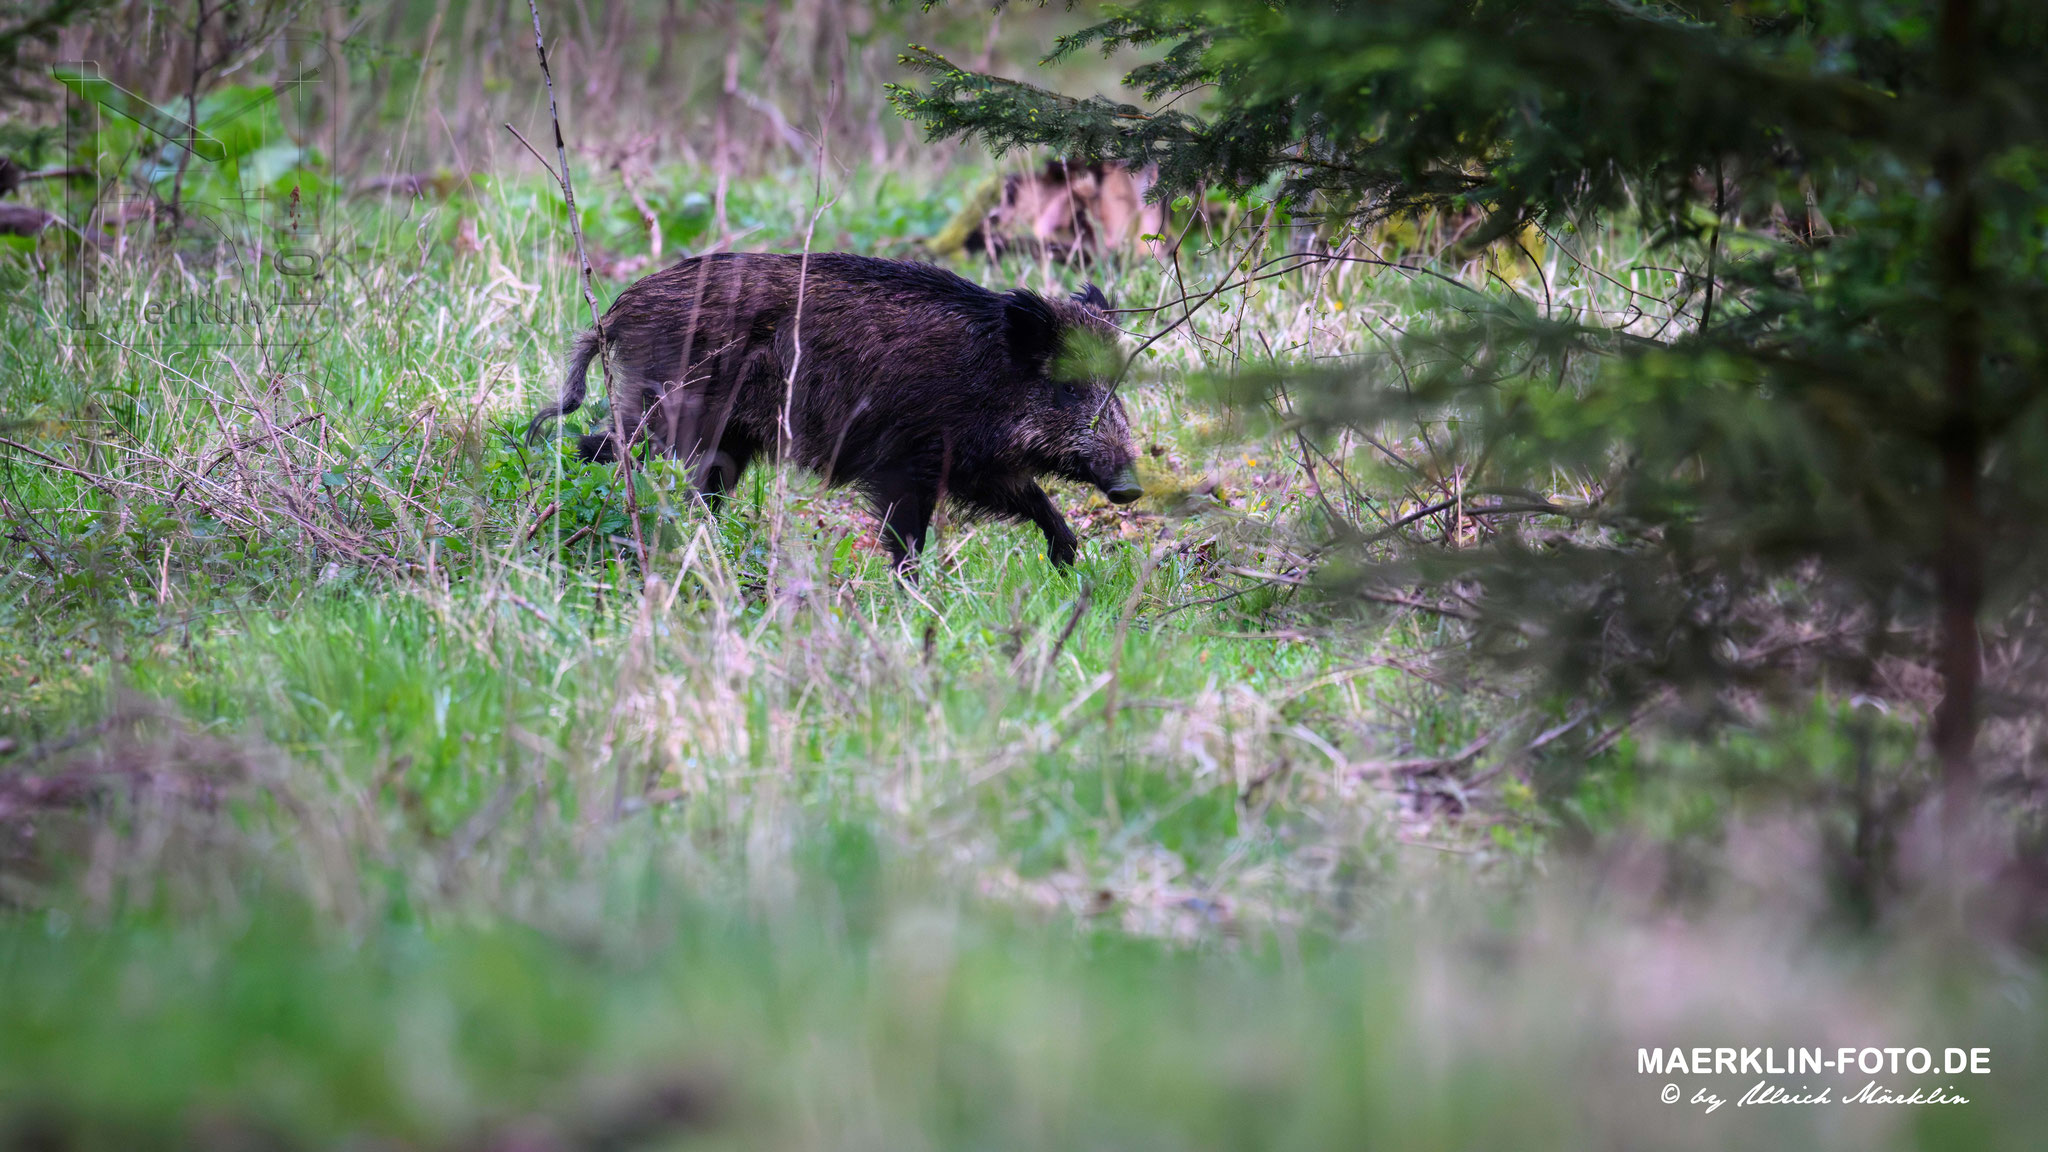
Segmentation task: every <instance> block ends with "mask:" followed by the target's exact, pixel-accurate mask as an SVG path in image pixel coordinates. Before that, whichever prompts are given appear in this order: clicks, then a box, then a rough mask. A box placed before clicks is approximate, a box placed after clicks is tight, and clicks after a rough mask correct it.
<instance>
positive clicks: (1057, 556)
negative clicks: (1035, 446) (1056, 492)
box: [960, 479, 1079, 568]
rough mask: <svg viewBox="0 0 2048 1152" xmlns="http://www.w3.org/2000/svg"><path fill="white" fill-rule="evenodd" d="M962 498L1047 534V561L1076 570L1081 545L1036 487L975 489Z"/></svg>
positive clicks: (1023, 482)
mask: <svg viewBox="0 0 2048 1152" xmlns="http://www.w3.org/2000/svg"><path fill="white" fill-rule="evenodd" d="M960 498H961V499H962V500H963V501H965V502H966V503H967V504H969V505H971V506H973V507H975V508H978V509H981V510H982V511H985V512H991V513H994V514H995V515H998V516H1014V517H1016V518H1017V519H1019V520H1029V521H1031V522H1032V523H1033V524H1036V525H1038V530H1039V531H1040V532H1043V533H1045V555H1046V558H1047V559H1049V560H1051V561H1052V562H1053V563H1054V564H1055V565H1057V566H1059V567H1061V568H1070V567H1072V566H1073V564H1074V556H1075V552H1076V550H1077V548H1078V546H1079V541H1078V540H1076V539H1075V537H1074V530H1073V529H1072V528H1069V527H1068V526H1067V520H1066V517H1064V516H1061V515H1060V510H1059V509H1057V508H1055V507H1053V505H1052V498H1051V497H1050V496H1047V495H1046V494H1045V489H1043V488H1040V487H1039V486H1038V485H1037V484H1036V483H1034V482H1032V481H1031V480H1028V479H1027V480H1020V481H1018V482H1016V483H1015V484H1008V485H1003V486H1001V487H990V488H976V489H974V490H971V491H967V492H962V493H960Z"/></svg>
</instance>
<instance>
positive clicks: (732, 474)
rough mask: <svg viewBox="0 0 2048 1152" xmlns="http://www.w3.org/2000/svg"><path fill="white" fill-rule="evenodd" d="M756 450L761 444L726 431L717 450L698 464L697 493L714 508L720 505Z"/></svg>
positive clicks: (736, 483)
mask: <svg viewBox="0 0 2048 1152" xmlns="http://www.w3.org/2000/svg"><path fill="white" fill-rule="evenodd" d="M758 451H760V445H758V444H756V443H754V442H753V441H752V440H750V439H748V438H747V437H745V436H736V435H733V434H732V433H730V432H728V433H726V436H725V439H723V440H721V441H719V442H718V450H717V451H716V452H713V453H712V454H711V456H710V457H709V458H708V459H706V460H705V461H704V462H703V463H701V464H699V465H698V466H697V479H696V485H697V493H698V495H700V496H702V497H704V499H705V501H706V502H708V503H709V504H710V505H711V506H712V507H713V508H717V507H720V506H721V505H723V504H724V503H725V498H726V496H728V495H729V494H731V492H732V490H733V488H734V487H736V486H737V485H738V484H739V482H740V473H742V472H745V471H746V470H747V464H748V462H749V461H751V460H753V458H754V454H755V453H756V452H758Z"/></svg>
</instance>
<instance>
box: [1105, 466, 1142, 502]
mask: <svg viewBox="0 0 2048 1152" xmlns="http://www.w3.org/2000/svg"><path fill="white" fill-rule="evenodd" d="M1102 494H1103V495H1105V496H1107V497H1109V502H1110V503H1112V504H1129V503H1130V502H1131V501H1133V500H1136V499H1137V498H1138V497H1140V496H1143V495H1144V494H1145V489H1144V488H1143V487H1142V486H1141V485H1139V483H1138V474H1137V473H1135V472H1133V471H1131V470H1130V469H1129V468H1126V469H1124V470H1123V471H1122V472H1120V473H1118V474H1117V477H1116V479H1114V480H1111V481H1110V482H1109V483H1107V484H1105V485H1103V486H1102Z"/></svg>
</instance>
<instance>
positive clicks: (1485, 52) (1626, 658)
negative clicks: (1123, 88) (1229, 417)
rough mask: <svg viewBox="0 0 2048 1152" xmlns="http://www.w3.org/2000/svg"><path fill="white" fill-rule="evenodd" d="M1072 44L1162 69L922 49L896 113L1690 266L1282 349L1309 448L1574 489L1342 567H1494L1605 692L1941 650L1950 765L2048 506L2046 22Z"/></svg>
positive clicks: (1897, 4)
mask: <svg viewBox="0 0 2048 1152" xmlns="http://www.w3.org/2000/svg"><path fill="white" fill-rule="evenodd" d="M1090 47H1099V48H1100V49H1102V50H1104V51H1106V52H1114V51H1118V50H1124V49H1136V50H1142V51H1143V52H1144V53H1145V55H1146V56H1147V58H1148V61H1149V62H1147V63H1144V64H1142V65H1141V66H1139V67H1137V68H1135V69H1134V70H1133V71H1131V73H1130V74H1129V76H1128V77H1127V82H1128V83H1129V84H1131V85H1132V86H1134V87H1136V88H1137V89H1139V90H1141V91H1142V92H1143V93H1144V94H1145V96H1146V99H1147V101H1148V106H1147V107H1142V108H1141V107H1136V106H1131V105H1126V104H1120V103H1116V102H1113V101H1109V100H1104V99H1100V98H1097V99H1090V100H1076V99H1069V98H1067V97H1063V96H1059V95H1056V94H1053V93H1049V92H1044V91H1041V90H1038V89H1035V88H1032V87H1030V86H1028V85H1022V84H1017V83H1014V82H1009V81H1004V80H1000V79H996V78H992V77H986V76H978V75H973V74H971V73H968V72H966V71H963V70H961V69H959V68H957V67H955V66H953V65H951V64H949V63H947V62H946V61H944V60H943V59H940V58H939V57H937V56H935V55H933V54H932V53H930V52H926V51H923V50H918V51H917V52H914V53H913V54H911V55H909V56H907V57H905V60H906V62H907V63H908V64H910V65H911V66H912V67H914V68H918V69H922V70H923V71H925V72H926V73H927V74H928V76H929V77H930V79H929V81H928V82H927V83H926V84H924V85H923V86H922V87H920V88H918V89H915V90H910V89H899V90H898V91H897V93H896V96H895V98H896V101H897V105H898V107H899V109H900V110H901V111H902V112H903V113H904V114H906V115H908V116H912V117H915V118H918V119H920V120H921V121H922V122H923V123H924V125H925V126H926V128H927V129H928V130H929V131H930V133H931V134H932V135H933V136H935V137H949V136H958V137H971V138H978V139H980V140H983V141H985V142H987V143H988V144H990V145H991V146H993V147H996V148H998V149H1001V148H1007V147H1014V146H1021V145H1044V146H1049V147H1053V148H1057V149H1060V150H1062V151H1063V152H1066V153H1068V154H1070V155H1072V154H1080V155H1085V156H1091V157H1092V156H1107V157H1116V158H1121V159H1126V160H1130V161H1133V162H1155V163H1157V164H1158V165H1159V172H1160V183H1159V189H1160V191H1159V194H1161V195H1175V194H1178V193H1179V192H1181V191H1185V190H1189V189H1193V188H1197V187H1201V186H1210V187H1218V186H1220V187H1225V188H1228V189H1231V190H1233V191H1240V192H1241V191H1245V190H1264V191H1267V192H1270V193H1271V194H1272V195H1273V197H1274V205H1275V208H1276V211H1286V212H1291V213H1294V214H1295V215H1296V218H1297V219H1299V217H1300V216H1301V215H1303V214H1315V213H1322V214H1325V215H1330V216H1337V217H1342V218H1345V219H1348V220H1350V221H1351V222H1353V223H1360V222H1369V221H1372V220H1375V219H1381V218H1387V217H1391V216H1395V215H1398V214H1403V213H1412V212H1415V211H1418V210H1423V209H1435V210H1439V211H1445V212H1461V213H1467V214H1475V215H1476V216H1477V217H1478V218H1479V221H1480V222H1479V223H1478V224H1477V225H1476V226H1475V227H1474V228H1473V229H1472V230H1471V231H1470V232H1469V233H1468V234H1467V235H1468V239H1467V241H1466V242H1465V243H1466V246H1467V248H1466V250H1467V251H1468V252H1469V251H1473V250H1476V249H1477V247H1478V246H1481V245H1486V244H1490V243H1492V242H1494V241H1497V240H1502V239H1504V238H1508V237H1515V236H1527V235H1530V233H1528V232H1526V231H1525V230H1526V229H1529V228H1531V227H1532V226H1534V227H1540V228H1542V229H1544V230H1545V231H1546V232H1547V233H1548V234H1549V236H1550V237H1551V239H1552V240H1553V241H1555V242H1556V245H1557V247H1558V249H1559V250H1560V251H1561V252H1562V253H1563V254H1564V255H1565V256H1570V255H1571V252H1570V243H1569V240H1568V237H1567V234H1568V233H1570V232H1571V231H1572V230H1573V229H1574V228H1575V227H1579V226H1588V225H1592V224H1595V223H1598V222H1601V221H1603V220H1608V221H1613V220H1617V219H1621V218H1626V217H1633V218H1635V219H1636V220H1637V221H1639V222H1640V223H1641V224H1642V225H1643V226H1644V228H1645V229H1646V232H1647V234H1648V235H1649V236H1651V237H1652V239H1653V241H1654V243H1656V244H1657V245H1660V246H1662V247H1663V248H1664V249H1665V250H1666V251H1667V252H1668V254H1669V260H1670V262H1671V263H1672V264H1674V265H1676V266H1678V267H1680V268H1682V269H1683V270H1684V271H1685V273H1686V282H1687V283H1688V284H1689V285H1690V286H1691V293H1690V295H1689V297H1687V298H1686V299H1684V300H1683V301H1681V302H1680V306H1679V307H1678V309H1677V312H1676V314H1675V315H1671V316H1667V317H1665V318H1663V320H1662V321H1661V322H1660V321H1659V320H1658V319H1657V318H1654V317H1650V318H1645V317H1643V316H1642V315H1641V314H1640V313H1631V314H1625V315H1620V316H1605V315H1597V314H1591V313H1587V312H1575V311H1572V310H1569V309H1566V308H1561V307H1554V306H1551V305H1550V304H1549V302H1548V300H1549V291H1548V289H1549V284H1548V283H1547V282H1546V283H1545V284H1543V285H1541V291H1540V293H1539V292H1538V291H1537V290H1536V289H1535V288H1532V289H1531V290H1530V291H1528V292H1526V293H1520V294H1514V293H1510V294H1505V295H1504V294H1502V293H1500V292H1497V291H1488V292H1484V293H1482V292H1480V291H1477V290H1462V289H1460V290H1449V289H1447V290H1444V291H1443V295H1442V298H1441V300H1440V301H1439V304H1440V306H1441V307H1440V312H1439V315H1440V316H1441V317H1442V322H1441V323H1440V324H1438V325H1436V326H1434V327H1432V328H1431V329H1430V330H1427V331H1413V330H1411V331H1410V332H1408V333H1407V334H1406V337H1405V339H1404V340H1402V341H1400V342H1397V343H1396V344H1395V345H1394V346H1393V347H1392V348H1390V349H1389V350H1388V351H1387V352H1386V353H1385V354H1383V355H1378V356H1373V357H1368V358H1365V359H1362V360H1359V361H1353V362H1349V363H1346V364H1344V365H1343V366H1342V367H1340V368H1335V369H1332V368H1327V367H1320V368H1317V369H1314V370H1310V369H1305V368H1291V369H1285V370H1274V371H1273V372H1272V373H1271V374H1270V375H1271V376H1272V377H1273V379H1272V381H1270V382H1272V383H1281V382H1284V383H1285V384H1286V386H1287V390H1288V394H1289V395H1290V396H1292V397H1293V398H1294V401H1295V411H1296V413H1297V414H1298V415H1299V416H1300V417H1301V419H1302V420H1303V421H1304V422H1305V424H1306V425H1307V430H1309V431H1311V432H1328V431H1330V430H1332V429H1337V428H1343V427H1351V428H1357V429H1364V430H1377V429H1383V428H1385V427H1386V426H1387V425H1388V424H1389V423H1390V422H1400V421H1435V422H1440V423H1442V424H1444V425H1445V426H1447V427H1450V428H1451V429H1453V431H1452V436H1451V443H1450V445H1449V447H1448V449H1447V450H1446V452H1445V455H1447V456H1448V457H1449V459H1448V461H1446V462H1445V465H1444V466H1445V467H1446V469H1448V468H1449V467H1452V466H1455V467H1457V468H1459V469H1461V475H1463V476H1464V477H1465V481H1464V483H1465V490H1466V491H1467V492H1472V493H1498V494H1502V495H1508V496H1512V497H1514V498H1517V499H1522V498H1528V499H1539V500H1541V499H1552V500H1554V501H1555V503H1556V504H1557V505H1558V506H1559V508H1560V510H1561V517H1560V519H1558V520H1551V521H1545V520H1541V519H1539V520H1538V521H1536V522H1534V526H1533V527H1528V528H1524V529H1522V530H1519V531H1517V530H1504V531H1502V532H1501V533H1499V534H1498V535H1497V536H1495V537H1494V538H1493V539H1492V540H1491V542H1490V543H1489V544H1488V545H1486V546H1484V547H1480V548H1467V549H1460V550H1455V551H1453V550H1445V551H1442V552H1440V553H1437V554H1433V555H1432V554H1415V553H1412V552H1411V553H1407V554H1404V555H1403V556H1402V557H1400V558H1399V563H1397V564H1391V565H1390V564H1389V563H1387V562H1386V561H1387V557H1386V555H1385V553H1384V552H1383V551H1375V550H1373V549H1367V548H1360V549H1357V550H1355V551H1354V555H1355V556H1356V558H1357V559H1358V560H1359V561H1361V563H1358V564H1354V565H1352V566H1351V568H1350V571H1351V573H1352V577H1353V578H1354V579H1355V580H1357V581H1361V582H1363V581H1385V580H1387V579H1389V578H1399V579H1404V580H1412V579H1428V580H1434V581H1464V582H1467V584H1466V585H1465V586H1466V587H1468V588H1469V587H1471V586H1473V584H1474V583H1475V582H1476V586H1477V587H1479V588H1481V589H1483V595H1480V596H1477V597H1473V598H1472V599H1473V600H1474V601H1475V602H1476V604H1477V608H1476V612H1477V613H1478V616H1479V620H1480V625H1481V630H1482V635H1483V636H1484V638H1485V639H1486V641H1487V642H1488V644H1489V645H1490V649H1491V651H1493V652H1494V653H1495V654H1497V655H1501V656H1505V657H1508V658H1511V659H1513V660H1516V661H1520V662H1524V663H1529V664H1535V665H1539V666H1542V667H1544V668H1547V669H1550V670H1552V671H1555V672H1559V673H1562V674H1563V675H1564V677H1565V679H1566V680H1567V681H1568V682H1571V683H1573V684H1575V685H1578V686H1581V687H1583V686H1584V685H1586V684H1587V683H1588V682H1591V683H1592V684H1594V685H1596V686H1598V687H1599V688H1601V689H1604V690H1605V691H1607V692H1609V693H1611V694H1614V695H1618V696H1620V697H1623V698H1626V697H1630V696H1641V695H1644V694H1647V693H1651V692H1656V691H1661V690H1662V689H1664V688H1665V687H1667V686H1679V687H1688V688H1700V687H1704V688H1707V689H1710V691H1707V692H1704V693H1700V694H1698V695H1699V697H1700V698H1702V699H1708V700H1712V699H1726V698H1727V694H1726V693H1725V692H1715V691H1711V689H1718V688H1725V687H1728V686H1731V685H1759V684H1770V683H1785V682H1787V678H1786V676H1785V673H1786V672H1787V671H1788V670H1795V671H1797V672H1798V673H1800V675H1799V676H1797V677H1794V678H1793V680H1794V681H1795V682H1797V681H1808V682H1810V677H1811V676H1812V675H1813V674H1814V673H1816V672H1817V671H1821V670H1825V669H1829V668H1834V669H1837V670H1838V671H1839V672H1840V673H1841V674H1845V675H1846V676H1847V677H1848V678H1849V679H1848V683H1850V684H1852V685H1853V684H1854V683H1855V682H1857V680H1859V679H1867V678H1869V677H1871V676H1873V675H1875V669H1877V668H1878V667H1879V666H1880V663H1881V662H1882V661H1883V659H1884V658H1885V657H1886V656H1888V655H1892V654H1905V655H1908V656H1913V657H1916V658H1920V659H1924V660H1927V661H1930V662H1931V663H1932V664H1933V666H1934V667H1935V668H1936V670H1938V671H1939V673H1940V674H1941V677H1942V681H1943V684H1944V686H1945V687H1944V692H1945V697H1944V700H1943V703H1942V705H1941V707H1940V708H1939V709H1938V710H1937V712H1936V716H1935V723H1934V733H1933V735H1934V745H1935V748H1936V750H1937V752H1938V753H1939V755H1940V757H1941V758H1942V760H1943V762H1944V764H1945V766H1946V768H1947V770H1948V772H1949V773H1950V776H1951V779H1954V780H1962V779H1966V778H1968V777H1969V774H1970V773H1971V771H1972V769H1971V765H1972V763H1973V753H1972V745H1973V742H1974V736H1975V732H1976V726H1977V718H1978V716H1979V715H1980V713H1981V712H1982V710H1983V706H1984V705H1983V701H1982V699H1981V697H1982V693H1981V692H1980V686H1979V679H1980V667H1981V657H1980V653H1979V648H1978V644H1979V640H1978V634H1979V630H1980V628H1981V627H1984V626H1987V625H1993V624H1996V623H1998V622H2000V621H2002V620H2004V619H2005V618H2006V616H2007V615H2008V613H2009V610H2010V609H2012V608H2013V607H2014V606H2015V605H2016V603H2017V602H2018V600H2019V599H2020V598H2022V597H2024V596H2025V595H2027V594H2028V592H2029V591H2030V589H2031V588H2032V587H2033V586H2034V585H2035V583H2036V582H2037V581H2038V579H2039V577H2040V575H2041V562H2042V559H2043V557H2042V550H2041V545H2040V539H2041V537H2040V535H2039V534H2038V533H2037V532H2036V531H2035V530H2034V526H2035V525H2036V524H2037V523H2039V522H2040V520H2041V517H2042V515H2043V513H2044V512H2048V503H2044V499H2048V480H2044V478H2048V467H2044V465H2048V410H2044V405H2043V404H2042V398H2043V394H2044V390H2043V388H2042V380H2043V368H2044V360H2043V356H2044V343H2043V340H2042V337H2041V333H2043V332H2044V331H2048V262H2044V252H2043V245H2044V235H2048V198H2044V196H2043V195H2042V192H2043V186H2044V185H2043V179H2044V171H2048V170H2044V165H2048V123H2044V109H2048V9H2044V8H2043V7H2042V6H2041V5H2039V4H2037V3H2030V2H2022V0H2010V2H2006V0H1887V2H1877V0H1742V2H1717V0H1684V2H1676V3H1639V2H1635V0H1505V2H1503V0H1382V2H1373V3H1358V2H1354V3H1337V4H1329V3H1307V2H1293V0H1286V2H1279V3H1269V2H1266V0H1199V2H1189V0H1148V2H1145V3H1140V4H1137V5H1134V6H1130V7H1109V8H1106V9H1105V14H1104V19H1102V20H1101V21H1100V22H1099V23H1097V24H1095V25H1094V26H1092V27H1090V28H1088V29H1086V30H1085V31H1082V32H1080V33H1078V34H1076V35H1073V36H1070V37H1067V38H1065V39H1063V40H1062V41H1060V42H1059V43H1058V44H1057V45H1056V46H1055V48H1054V50H1053V53H1052V55H1053V56H1054V57H1058V56H1061V55H1064V54H1067V53H1071V52H1075V51H1079V50H1081V49H1083V48H1090ZM1364 236H1365V234H1361V233H1354V234H1353V236H1352V241H1353V242H1357V241H1361V240H1362V239H1363V238H1364ZM1353 251H1358V249H1353ZM1364 254H1366V255H1370V254H1371V253H1370V250H1369V249H1366V250H1365V251H1364ZM1560 267H1561V268H1562V267H1563V262H1562V261H1560ZM1560 478H1563V479H1564V481H1565V482H1563V483H1560ZM1564 489H1570V490H1574V491H1576V492H1578V493H1581V494H1584V498H1581V499H1576V500H1563V499H1558V498H1557V493H1558V492H1559V491H1560V490H1564ZM1560 527H1563V528H1567V529H1569V530H1565V531H1559V530H1556V529H1558V528H1560ZM1339 534H1340V536H1341V535H1342V534H1343V533H1342V532H1341V530H1340V533H1339ZM1361 538H1365V537H1361ZM1838 682H1839V681H1838Z"/></svg>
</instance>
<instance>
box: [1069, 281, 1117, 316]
mask: <svg viewBox="0 0 2048 1152" xmlns="http://www.w3.org/2000/svg"><path fill="white" fill-rule="evenodd" d="M1074 299H1075V301H1077V302H1078V303H1079V304H1080V305H1081V307H1083V308H1086V309H1088V310H1089V311H1090V312H1107V311H1109V297H1107V296H1104V295H1103V294H1102V289H1100V288H1097V287H1096V286H1095V285H1094V284H1093V283H1088V284H1083V285H1081V290H1080V291H1079V292H1076V293H1074Z"/></svg>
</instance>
